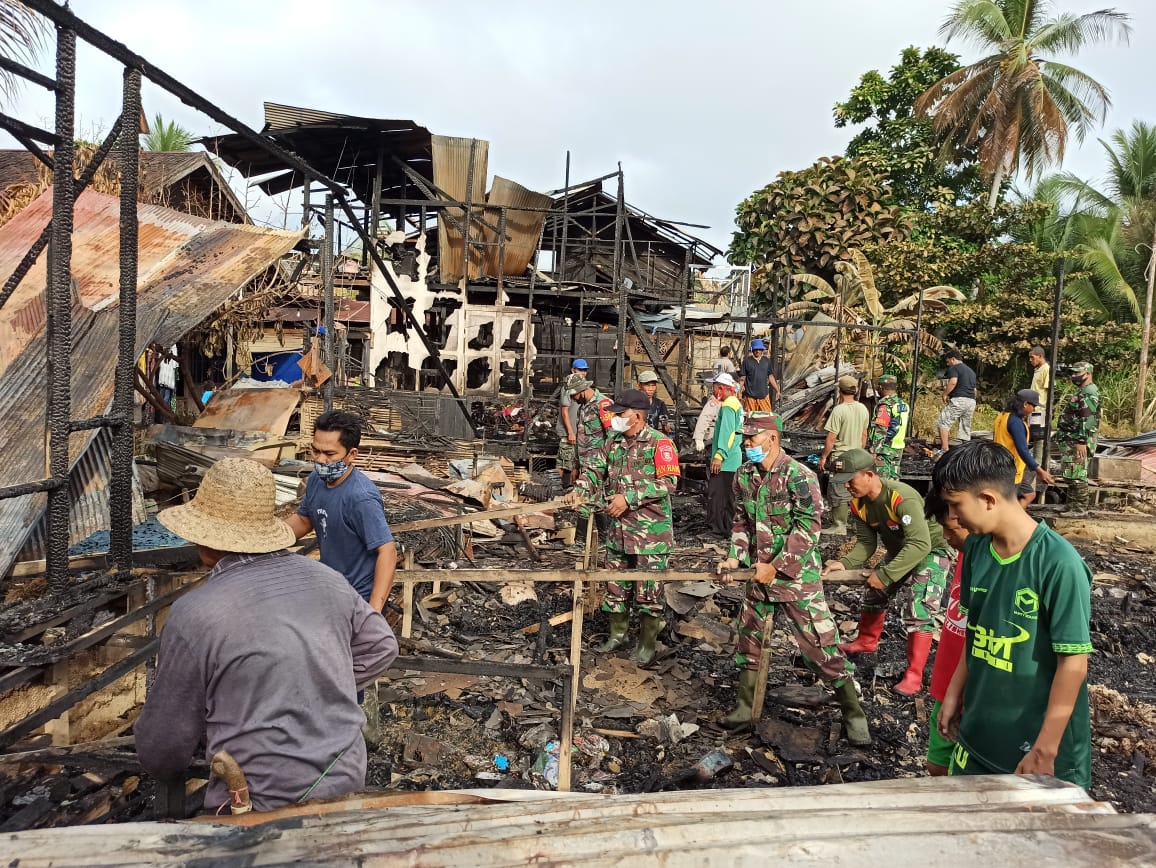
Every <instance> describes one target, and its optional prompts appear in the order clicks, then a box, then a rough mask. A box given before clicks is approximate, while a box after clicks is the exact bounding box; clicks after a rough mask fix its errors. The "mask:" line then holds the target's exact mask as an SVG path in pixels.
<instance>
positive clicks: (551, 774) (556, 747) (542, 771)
mask: <svg viewBox="0 0 1156 868" xmlns="http://www.w3.org/2000/svg"><path fill="white" fill-rule="evenodd" d="M560 751H561V745H560V744H559V743H558V742H557V741H551V742H550V743H548V744H547V745H546V746H545V747H544V748H543V749H542V752H541V753H539V754H538V758H537V759H536V760H535V761H534V765H533V766H531V768H530V771H532V772H534V773H535V774H537V775H540V776H541V777H542V778H543V780H545V781H546V783H547V784H549V785H550V788H551V789H555V790H556V789H558V756H559V754H560Z"/></svg>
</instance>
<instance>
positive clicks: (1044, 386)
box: [1032, 362, 1052, 425]
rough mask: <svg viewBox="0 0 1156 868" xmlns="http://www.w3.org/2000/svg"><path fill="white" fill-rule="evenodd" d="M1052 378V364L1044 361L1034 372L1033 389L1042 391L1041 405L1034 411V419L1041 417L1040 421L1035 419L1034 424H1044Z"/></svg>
mask: <svg viewBox="0 0 1156 868" xmlns="http://www.w3.org/2000/svg"><path fill="white" fill-rule="evenodd" d="M1051 378H1052V366H1051V365H1049V364H1048V363H1047V362H1044V363H1043V364H1042V365H1040V366H1039V367H1038V368H1036V371H1035V373H1034V374H1032V390H1033V391H1036V392H1039V393H1040V405H1039V406H1038V407H1036V411H1035V412H1034V413H1032V419H1033V420H1035V419H1037V418H1038V419H1039V421H1038V422H1035V421H1033V422H1032V424H1033V425H1043V424H1044V413H1045V412H1046V411H1047V409H1048V381H1049V380H1051Z"/></svg>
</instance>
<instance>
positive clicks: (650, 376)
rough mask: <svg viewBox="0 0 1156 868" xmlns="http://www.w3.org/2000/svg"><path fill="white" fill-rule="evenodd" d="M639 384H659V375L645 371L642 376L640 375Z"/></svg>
mask: <svg viewBox="0 0 1156 868" xmlns="http://www.w3.org/2000/svg"><path fill="white" fill-rule="evenodd" d="M638 382H640V383H657V382H658V374H656V373H654V371H643V372H642V373H641V374H639V375H638Z"/></svg>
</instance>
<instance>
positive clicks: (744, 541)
mask: <svg viewBox="0 0 1156 868" xmlns="http://www.w3.org/2000/svg"><path fill="white" fill-rule="evenodd" d="M734 492H735V523H734V528H733V530H732V531H731V546H730V552H729V556H730V557H732V558H738V560H739V562H740V563H741V564H742V565H743V566H753V565H754V564H755V563H763V564H770V565H771V566H773V567H774V568H775V570H776V571H777V573H778V575H777V576H776V578H775V582H774V589H773V593H774V596H775V598H776V599H780V600H786V599H789V596H784V593H783V592H784V591H786V590H787V587H786V586H792V585H798V584H802V583H812V582H819V581H820V578H819V577H820V574H821V572H822V567H823V559H822V556H821V555H820V553H819V527H820V521H821V519H822V513H823V506H822V504H823V495H822V493H821V492H820V490H819V480H818V479H816V478H815V474H814V473H813V472H812V471H811V470H810V469H809V468H807V467H805V466H804V465H802V464H800V463H799V462H798V461H795V460H794V459H793V458H791V457H790V456H789V455H787V453H786V452H779V456H778V457H777V458H776V459H775V461H774V463H773V464H772V465H771V469H770V470H763V468H762V467H761V466H759V465H756V464H752V463H751V462H750V461H747V462H744V463H743V465H742V466H741V467H739V469H738V471H736V473H735V482H734Z"/></svg>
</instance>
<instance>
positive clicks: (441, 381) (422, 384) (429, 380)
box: [418, 356, 458, 392]
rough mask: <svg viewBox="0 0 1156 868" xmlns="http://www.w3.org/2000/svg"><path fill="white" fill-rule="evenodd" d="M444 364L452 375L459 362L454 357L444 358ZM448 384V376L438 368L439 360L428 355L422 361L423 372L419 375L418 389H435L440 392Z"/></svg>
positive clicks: (447, 371)
mask: <svg viewBox="0 0 1156 868" xmlns="http://www.w3.org/2000/svg"><path fill="white" fill-rule="evenodd" d="M442 366H443V367H444V368H445V369H446V373H447V374H449V375H450V376H451V377H452V376H453V375H454V371H456V370H457V368H458V363H457V362H456V361H454V360H453V359H442ZM446 385H447V383H446V378H445V377H443V376H442V374H441V371H439V370H438V364H437V362H436V361H434V359H433V357H432V356H426V359H425V361H424V362H422V363H421V372H420V374H419V375H418V391H425V390H426V389H435V390H437V391H439V392H440V391H441V390H442V389H444V388H445V387H446Z"/></svg>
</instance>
